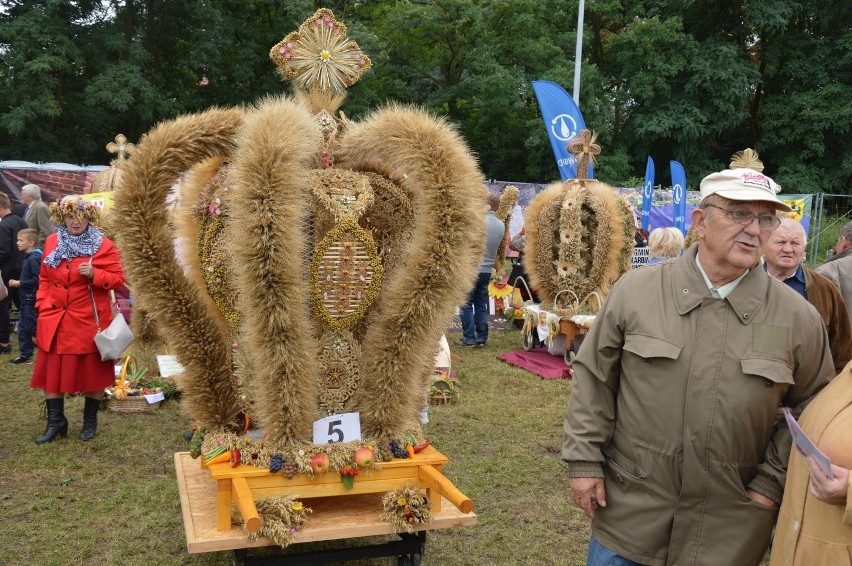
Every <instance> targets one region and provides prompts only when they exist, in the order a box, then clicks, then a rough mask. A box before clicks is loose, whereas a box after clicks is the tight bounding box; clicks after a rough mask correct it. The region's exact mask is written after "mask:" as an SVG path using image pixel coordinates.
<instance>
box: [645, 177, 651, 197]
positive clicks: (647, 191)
mask: <svg viewBox="0 0 852 566" xmlns="http://www.w3.org/2000/svg"><path fill="white" fill-rule="evenodd" d="M643 194H644V195H645V198H651V181H648V182H647V183H645V191H644V193H643Z"/></svg>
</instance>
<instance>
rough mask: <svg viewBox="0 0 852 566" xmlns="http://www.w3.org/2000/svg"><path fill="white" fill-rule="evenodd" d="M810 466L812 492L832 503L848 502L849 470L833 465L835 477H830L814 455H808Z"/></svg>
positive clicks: (820, 498)
mask: <svg viewBox="0 0 852 566" xmlns="http://www.w3.org/2000/svg"><path fill="white" fill-rule="evenodd" d="M808 468H810V472H811V480H810V482H809V485H810V490H811V493H813V494H814V497H816V498H817V499H819V500H820V501H825V502H826V503H830V504H831V505H843V504H844V503H846V492H847V489H849V470H847V469H846V468H842V467H840V466H835V465H834V464H832V465H831V472H832V473H833V474H834V479H833V480H830V479H828V476H826V475H825V474H824V473H822V470H821V469H820V467H819V466H818V465H817V463H816V460H814V457H813V456H810V457H808Z"/></svg>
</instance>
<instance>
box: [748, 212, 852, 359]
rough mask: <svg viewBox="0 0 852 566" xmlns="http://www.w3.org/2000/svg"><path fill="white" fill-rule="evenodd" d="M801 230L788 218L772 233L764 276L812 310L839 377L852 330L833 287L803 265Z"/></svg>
mask: <svg viewBox="0 0 852 566" xmlns="http://www.w3.org/2000/svg"><path fill="white" fill-rule="evenodd" d="M807 243H808V242H807V235H806V234H805V228H804V227H803V226H802V225H801V224H799V223H798V222H796V221H795V220H793V219H792V218H783V219H782V220H781V225H780V226H778V228H777V229H776V230H775V231H774V232H772V235H771V236H770V237H769V242H768V243H767V244H766V249H765V250H764V252H763V258H764V259H765V260H766V263H764V267H765V268H766V271H767V273H769V275H771V276H772V277H774V278H775V279H777V280H778V281H781V282H783V283H784V284H786V285H787V286H788V287H790V288H791V289H793V290H794V291H796V292H797V293H799V295H801V296H802V297H804V298H805V300H807V301H808V302H809V303H810V304H812V305H813V306H814V308H815V309H816V310H817V312H818V313H819V314H820V316H821V317H822V321H823V323H825V328H826V330H827V331H828V345H829V347H830V348H831V357H832V358H833V359H834V371H835V373H840V372H841V371H842V370H843V368H844V367H846V364H847V363H849V360H850V359H852V327H850V322H849V313H848V312H847V311H846V302H845V301H844V300H843V296H842V295H841V294H840V291H838V290H837V287H835V286H834V284H833V283H832V282H831V281H829V280H828V278H827V277H823V276H822V275H820V274H819V273H817V272H815V271H814V270H813V269H808V268H807V267H805V266H804V265H803V262H804V261H805V249H806V248H807Z"/></svg>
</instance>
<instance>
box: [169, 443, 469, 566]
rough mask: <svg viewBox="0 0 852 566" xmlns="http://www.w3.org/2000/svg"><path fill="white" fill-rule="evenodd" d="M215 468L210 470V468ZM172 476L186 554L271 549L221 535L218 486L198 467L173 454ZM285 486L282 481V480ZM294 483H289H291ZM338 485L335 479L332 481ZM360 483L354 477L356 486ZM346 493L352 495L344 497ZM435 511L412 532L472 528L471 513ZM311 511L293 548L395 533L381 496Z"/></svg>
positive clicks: (234, 529) (324, 501)
mask: <svg viewBox="0 0 852 566" xmlns="http://www.w3.org/2000/svg"><path fill="white" fill-rule="evenodd" d="M214 467H215V466H214ZM175 471H176V474H177V482H178V491H179V492H180V502H181V509H182V512H183V525H184V530H185V533H186V546H187V550H188V551H189V553H190V554H195V553H199V552H215V551H221V550H238V549H246V548H260V547H264V546H274V545H275V542H274V541H272V540H271V539H268V538H263V537H261V538H258V539H257V540H254V541H253V540H250V539H249V538H248V535H247V534H246V533H245V532H244V531H243V530H242V528H240V527H239V526H237V525H230V524H229V525H228V527H229V528H228V529H227V530H224V531H223V530H220V529H219V528H218V525H217V522H218V521H217V513H216V509H217V501H218V495H217V491H216V487H217V481H216V480H213V479H211V478H210V474H209V473H208V472H207V470H205V469H202V468H201V467H200V466H199V465H198V461H196V460H193V459H192V458H191V457H190V456H189V453H188V452H177V453H175ZM284 479H285V480H286V478H284ZM295 479H296V478H293V480H294V481H295ZM337 481H338V482H339V481H340V480H339V479H338V480H337ZM359 481H362V477H361V476H360V475H359V476H358V478H356V480H355V486H356V487H357V486H358V482H359ZM348 493H351V492H348ZM440 503H441V504H440V505H439V507H440V511H436V512H434V513H433V521H432V523H431V524H430V525H418V526H416V527H415V530H416V531H427V530H435V529H446V528H453V527H464V526H468V525H473V524H476V520H477V518H476V515H475V514H474V513H462V512H461V511H459V510H457V509H456V508H455V507H454V506H453V505H452V504H450V502H449V501H447V500H446V499H443V500H441V501H440ZM305 505H307V506H308V507H310V508H311V509H313V513H312V514H311V515H309V517H308V521H307V523H305V527H304V529H303V530H300V531H299V532H297V533H296V534H295V535H294V539H295V543H304V542H316V541H325V540H338V539H348V538H354V537H366V536H376V535H390V534H393V533H394V529H393V526H392V525H391V524H390V523H386V522H384V521H382V520H380V519H379V515H380V514H381V509H382V494H380V493H373V494H363V495H352V496H350V497H339V498H329V497H321V498H319V499H313V500H307V501H305Z"/></svg>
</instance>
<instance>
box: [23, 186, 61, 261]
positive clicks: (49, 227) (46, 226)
mask: <svg viewBox="0 0 852 566" xmlns="http://www.w3.org/2000/svg"><path fill="white" fill-rule="evenodd" d="M24 220H26V222H27V226H29V227H30V228H32V229H33V230H38V242H37V244H36V247H37V248H39V249H40V250H43V249H44V242H45V240H47V237H48V236H50V235H51V234H53V232H54V231H55V229H56V227H55V226H54V224H53V221H52V220H51V219H50V209H49V208H48V206H47V205H46V204H45V203H44V201H42V200H41V199H38V200H34V201H33V202H31V203H30V207H29V208H28V209H27V217H26V218H25V219H24Z"/></svg>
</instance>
